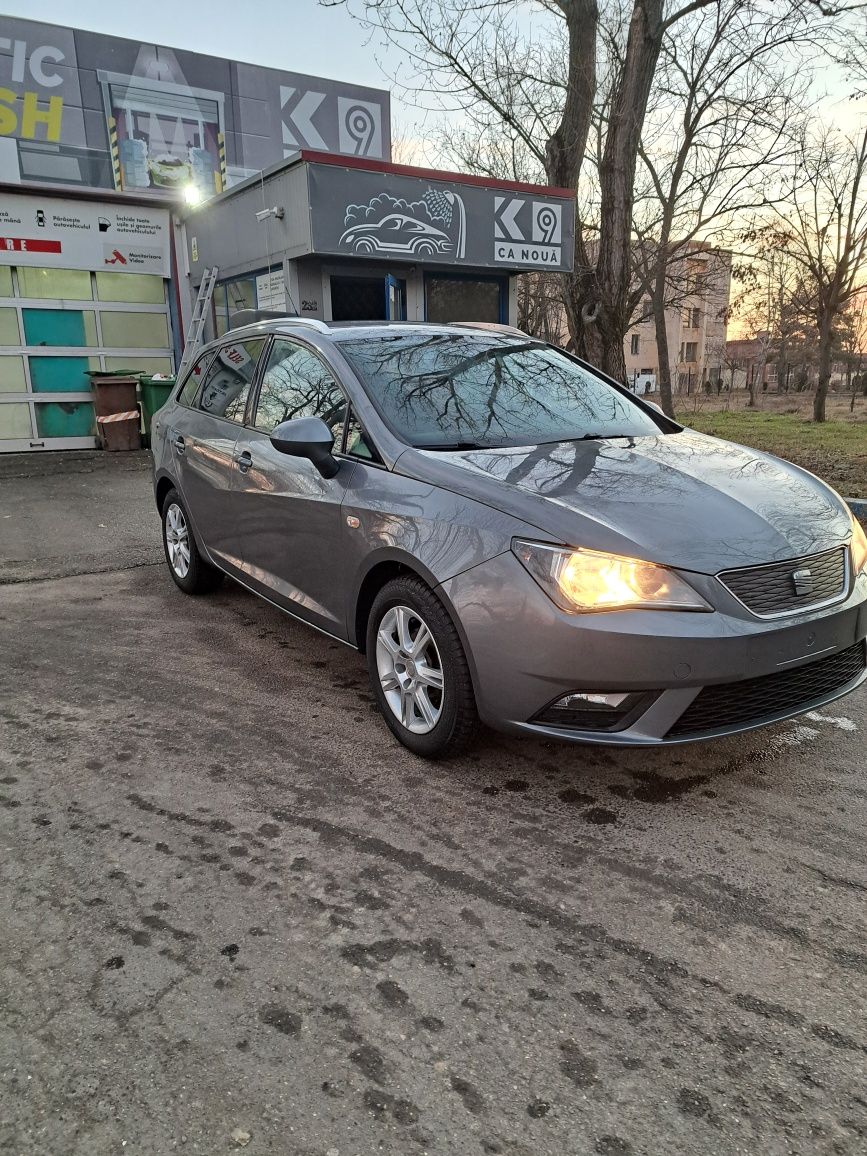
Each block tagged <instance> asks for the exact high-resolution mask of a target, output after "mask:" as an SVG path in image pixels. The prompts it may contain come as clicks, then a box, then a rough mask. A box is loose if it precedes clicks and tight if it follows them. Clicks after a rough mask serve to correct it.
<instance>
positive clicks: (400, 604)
mask: <svg viewBox="0 0 867 1156" xmlns="http://www.w3.org/2000/svg"><path fill="white" fill-rule="evenodd" d="M367 664H368V669H369V671H370V681H371V685H372V687H373V693H374V694H375V695H376V699H377V702H378V703H379V707H380V710H381V711H382V715H383V718H384V719H385V721H386V724H387V725H388V727H389V728H390V729H391V731H392V732H393V733H394V734H395V735H396V736H397V738H398V739H399V740H400V741H401V742H402V743H403V745H404V746H405V747H407V748H408V749H409V750H411V751H412V752H413V753H414V754H417V755H421V756H422V757H423V758H428V759H436V758H443V757H444V756H448V755H454V754H457V753H458V752H459V751H460V750H461V749H462V748H463V747H465V746H466V745H467V743H468V742H469V741H470V740H471V739H472V737H473V735H474V734H475V731H476V728H477V725H478V714H477V712H476V703H475V697H474V695H473V686H472V680H471V678H470V671H469V666H468V664H467V659H466V655H465V654H464V650H463V647H462V645H461V640H460V638H459V636H458V632H457V630H456V629H455V626H454V623H453V622H452V620H451V618H450V617H449V615H448V612H447V611H446V609H445V607H444V606H443V604H442V603H441V602H440V600H439V599H438V598H437V597H436V595H435V594H434V593H433V591H432V590H431V589H430V588H429V587H428V586H426V585H425V584H424V582H422V581H421V579H419V578H411V577H407V578H396V579H394V580H393V581H392V582H389V583H388V584H387V585H386V586H384V587H383V588H382V590H380V592H379V594H378V595H377V596H376V599H375V601H374V603H373V606H372V608H371V612H370V618H369V620H368V626H367Z"/></svg>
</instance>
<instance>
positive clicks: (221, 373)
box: [199, 337, 266, 425]
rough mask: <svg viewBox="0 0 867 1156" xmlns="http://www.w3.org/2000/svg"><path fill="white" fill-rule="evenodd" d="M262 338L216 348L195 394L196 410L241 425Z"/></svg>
mask: <svg viewBox="0 0 867 1156" xmlns="http://www.w3.org/2000/svg"><path fill="white" fill-rule="evenodd" d="M265 340H266V339H265V338H264V337H256V338H253V339H252V340H250V341H233V342H230V343H229V344H228V345H222V346H220V348H219V349H218V350H217V353H216V356H215V357H214V360H213V363H212V365H211V368H210V369H209V371H208V375H207V377H206V378H205V384H204V386H203V387H202V392H201V394H200V396H199V409H201V410H203V411H204V412H205V413H209V414H211V415H212V416H213V417H222V418H226V419H227V420H228V421H234V422H237V423H238V425H243V424H244V413H245V410H246V408H247V399H248V398H249V396H250V389H251V387H252V385H253V379H254V378H255V376H256V364H257V362H258V360H259V356H260V354H261V353H262V350H263V348H264V346H265Z"/></svg>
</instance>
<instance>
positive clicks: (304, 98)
mask: <svg viewBox="0 0 867 1156" xmlns="http://www.w3.org/2000/svg"><path fill="white" fill-rule="evenodd" d="M335 115H336V117H337V140H336V141H335V140H334V129H333V125H334V117H335ZM280 116H281V121H282V124H281V128H282V133H283V156H284V157H288V156H291V155H292V154H293V153H295V152H297V151H298V149H303V148H308V149H318V150H320V151H321V152H332V151H334V148H335V145H336V147H337V151H338V152H341V153H345V154H346V155H348V156H356V157H381V156H382V155H383V148H382V107H381V106H380V105H378V104H374V103H372V102H371V101H367V100H355V99H352V98H350V97H346V96H334V95H333V94H329V93H327V92H316V91H315V90H314V89H299V88H291V87H289V86H288V85H283V84H281V85H280ZM329 142H330V143H329Z"/></svg>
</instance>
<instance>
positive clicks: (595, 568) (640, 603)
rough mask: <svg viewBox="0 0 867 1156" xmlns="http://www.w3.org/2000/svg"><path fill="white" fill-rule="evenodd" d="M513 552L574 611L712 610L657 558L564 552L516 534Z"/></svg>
mask: <svg viewBox="0 0 867 1156" xmlns="http://www.w3.org/2000/svg"><path fill="white" fill-rule="evenodd" d="M512 550H513V552H514V554H515V556H516V557H517V558H518V560H519V561H520V562H521V563H522V564H523V565H524V566H525V567H526V568H527V569H528V570H529V572H530V573H531V574H532V576H533V577H534V578H535V580H536V581H537V582H538V583H539V585H540V586H541V587H542V589H543V590H544V591H545V593H546V594H547V595H548V596H549V597H550V598H551V599H552V600H553V601H554V602H556V603H557V605H558V606H559V607H560V608H561V609H562V610H568V611H570V612H571V613H576V612H579V613H588V612H590V611H594V610H595V611H600V610H627V609H636V608H645V609H648V610H712V609H713V607H711V606H708V604H707V603H706V602H705V600H704V599H703V598H702V597H701V596H700V595H699V594H698V593H697V591H695V590H693V588H692V587H691V586H689V585H687V583H686V582H684V580H683V579H682V578H680V577H679V576H678V575H677V574H675V573H674V571H673V570H669V569H668V568H667V567H666V566H656V565H654V563H653V562H642V561H641V560H640V559H638V558H626V557H623V556H622V555H620V554H602V553H600V552H598V551H596V550H583V549H580V550H564V549H562V548H561V547H559V546H543V545H542V544H541V543H539V542H523V541H521V540H520V539H517V538H516V539H515V540H514V541H513V542H512Z"/></svg>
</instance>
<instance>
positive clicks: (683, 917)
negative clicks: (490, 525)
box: [0, 466, 867, 1156]
mask: <svg viewBox="0 0 867 1156" xmlns="http://www.w3.org/2000/svg"><path fill="white" fill-rule="evenodd" d="M65 476H66V475H65V474H64V473H63V471H62V470H61V472H60V473H59V474H57V475H55V477H54V482H53V483H52V482H51V478H50V476H40V477H37V478H34V477H30V478H27V477H24V476H21V475H19V476H17V477H16V476H14V475H13V474H12V473H10V472H9V471H7V474H6V476H5V477H3V478H0V499H2V500H0V505H2V511H0V513H2V514H3V515H5V514H7V513H10V512H11V511H14V512H15V517H14V518H11V519H5V520H0V578H2V580H3V581H5V583H6V584H5V585H4V586H3V587H2V589H0V654H2V655H3V659H4V661H3V663H2V670H0V881H2V899H0V1152H9V1153H11V1154H14V1156H31V1154H39V1156H43V1154H52V1156H53V1154H57V1156H78V1154H81V1156H94V1154H96V1156H102V1154H103V1153H106V1154H109V1153H110V1154H114V1153H134V1154H148V1156H150V1154H162V1153H171V1152H175V1151H181V1152H192V1153H204V1154H207V1156H216V1154H220V1153H232V1152H236V1151H242V1150H243V1151H244V1152H246V1153H251V1154H258V1153H275V1154H278V1156H302V1154H303V1156H314V1154H315V1156H371V1154H374V1153H386V1154H395V1156H396V1154H404V1153H406V1154H419V1156H423V1154H424V1153H431V1154H432V1156H436V1154H440V1153H442V1154H446V1156H462V1154H464V1153H468V1154H476V1153H478V1154H480V1156H483V1154H490V1153H502V1154H503V1156H587V1154H594V1153H598V1154H602V1156H630V1154H632V1156H639V1154H641V1156H663V1154H664V1156H677V1154H681V1153H684V1154H685V1153H700V1154H702V1156H710V1154H714V1153H725V1154H728V1153H755V1154H757V1156H758V1154H761V1156H772V1154H776V1153H780V1154H782V1153H786V1154H787V1156H791V1154H793V1153H800V1154H802V1156H808V1154H809V1156H812V1154H815V1153H853V1154H854V1153H862V1152H864V1150H865V1145H867V1091H865V1087H867V1011H865V1008H867V1000H865V996H867V919H865V910H867V853H865V850H864V838H863V832H864V828H865V821H867V783H865V774H864V772H865V744H864V733H865V730H867V707H865V699H867V696H865V694H864V692H859V693H857V694H856V695H853V696H852V697H851V698H849V699H847V700H844V701H843V702H841V703H837V704H835V705H834V706H833V707H831V708H828V709H827V710H824V711H822V712H820V713H819V714H817V715H813V716H808V717H806V718H803V719H800V720H798V721H796V722H789V723H785V724H780V725H778V726H775V727H772V728H770V729H767V730H765V731H762V732H759V733H753V734H750V735H746V736H741V737H739V738H737V739H730V740H725V741H720V742H716V743H713V744H709V745H700V746H696V747H691V748H681V749H677V750H673V751H664V752H656V753H654V752H637V751H608V750H594V749H587V748H585V749H582V748H572V747H568V746H560V745H555V744H549V743H543V742H538V741H526V740H524V741H521V740H513V739H507V738H503V737H500V736H495V735H486V736H484V737H483V739H482V741H481V742H480V743H479V744H478V746H477V747H475V748H474V749H473V750H472V751H471V752H470V754H469V755H468V756H466V757H465V758H463V759H460V760H457V761H454V762H450V763H446V764H427V763H424V762H421V761H419V760H417V759H415V758H414V757H413V756H411V755H410V754H409V753H408V752H406V751H404V750H402V749H401V748H400V747H398V746H397V745H396V744H395V743H394V741H393V740H392V739H391V737H390V735H389V733H388V732H387V730H386V729H385V727H384V725H383V724H382V723H381V721H380V720H379V719H378V717H377V715H376V712H375V710H374V708H373V702H372V697H371V695H370V692H369V688H368V685H367V681H366V671H365V668H364V664H363V661H362V659H361V658H360V657H359V656H358V655H357V654H355V653H354V652H352V651H350V650H348V649H346V648H344V647H341V646H339V645H337V644H336V643H333V642H331V641H329V640H328V639H326V638H324V637H323V636H320V635H317V634H315V633H314V632H312V631H310V630H309V629H307V628H305V627H303V626H301V625H299V624H296V623H294V622H293V621H292V620H290V619H289V618H287V617H285V616H283V615H281V614H280V613H279V612H278V611H276V610H275V609H273V608H271V607H269V606H268V605H267V604H265V603H263V602H261V601H260V600H257V599H255V598H254V597H253V596H251V595H249V594H247V593H246V592H244V591H242V590H241V589H240V588H239V587H237V586H234V585H232V584H229V583H227V584H226V586H225V587H224V588H223V590H221V591H220V592H219V593H218V594H216V595H215V596H212V597H210V598H207V599H189V598H185V597H184V596H183V595H182V594H181V593H180V592H178V591H177V590H176V589H175V587H174V585H173V584H172V582H171V581H170V579H169V576H168V574H167V573H166V572H165V569H164V567H163V566H162V565H161V564H154V556H155V554H154V550H155V543H156V541H157V539H156V519H155V515H154V514H153V512H152V509H151V505H150V502H151V499H150V493H149V479H148V477H147V475H146V473H144V472H143V471H142V470H141V469H138V468H120V467H117V466H113V467H111V472H110V477H111V478H112V479H113V482H112V485H113V486H114V487H115V491H116V492H115V493H114V495H113V496H112V497H111V499H110V500H108V499H106V498H105V494H106V493H107V492H108V491H105V493H103V499H105V500H103V502H102V503H101V504H100V503H97V504H96V505H95V506H94V507H93V509H92V511H91V512H90V513H88V512H87V505H86V503H84V504H82V502H81V501H80V500H79V499H78V498H76V499H75V501H73V500H72V499H71V498H70V497H69V496H68V495H70V494H72V495H75V494H76V493H77V491H76V490H74V489H71V488H70V486H66V487H65V488H64V487H63V486H61V485H60V484H59V483H57V478H62V477H65ZM99 476H103V475H101V474H100V475H99ZM108 476H109V475H105V477H108ZM71 477H72V478H78V479H79V481H81V480H82V478H89V479H90V482H91V483H93V484H95V482H94V479H96V477H97V471H93V472H92V473H86V474H81V473H77V474H76V473H73V474H72V475H71ZM31 483H36V484H35V485H33V486H32V488H31V489H30V490H29V492H28V494H26V495H25V494H23V489H24V488H26V487H30V486H31ZM55 483H57V484H56V485H55ZM70 485H71V483H70ZM64 493H66V494H67V497H66V498H64V496H63V494H64ZM100 505H101V506H102V507H103V508H100ZM73 507H74V509H73ZM104 507H110V508H108V509H106V508H104ZM83 511H84V512H83ZM74 519H78V523H77V524H78V533H79V535H80V540H79V542H78V549H77V550H76V551H74V552H73V554H74V556H73V557H70V558H68V559H67V561H65V562H64V557H66V555H65V554H64V549H65V547H64V548H63V549H61V544H62V543H63V542H65V539H64V538H63V535H62V534H61V535H60V536H59V539H58V542H59V543H60V544H58V545H57V547H56V548H55V547H54V546H52V544H51V543H52V526H53V525H54V524H55V523H56V524H58V525H61V526H64V525H65V526H69V525H70V524H71V521H72V520H74ZM100 522H101V523H103V524H104V525H105V526H108V525H110V526H113V527H120V528H124V527H125V528H126V529H125V530H123V532H122V533H121V532H120V531H118V533H119V534H120V537H121V538H122V540H121V541H120V543H119V545H118V547H117V548H116V549H115V550H114V551H112V550H111V549H107V548H106V542H107V540H106V538H105V537H104V533H105V531H104V529H101V528H100ZM11 523H12V524H14V525H13V529H12V531H10V524H11ZM37 525H38V526H39V527H41V530H40V541H39V543H38V544H37V548H34V545H33V533H34V527H35V526H37ZM136 527H138V529H137V528H136ZM10 533H11V540H10ZM123 533H126V534H127V537H126V538H124V537H123ZM115 537H116V538H117V534H116V535H115ZM88 558H100V559H102V562H101V563H100V564H99V565H98V566H94V569H97V570H99V571H100V572H81V571H82V570H85V571H86V570H87V566H86V565H85V561H86V559H88ZM103 563H104V564H103ZM25 564H26V565H25ZM91 565H93V563H91ZM28 567H29V569H28ZM110 567H114V568H113V569H112V568H110Z"/></svg>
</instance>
